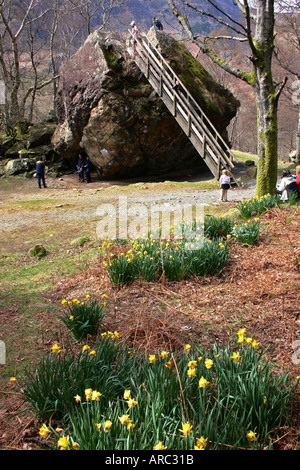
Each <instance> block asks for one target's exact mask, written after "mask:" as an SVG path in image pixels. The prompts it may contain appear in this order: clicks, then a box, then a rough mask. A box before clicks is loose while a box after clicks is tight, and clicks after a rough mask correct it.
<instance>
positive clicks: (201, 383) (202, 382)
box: [199, 377, 209, 388]
mask: <svg viewBox="0 0 300 470" xmlns="http://www.w3.org/2000/svg"><path fill="white" fill-rule="evenodd" d="M207 385H209V381H208V380H206V379H205V378H204V377H201V379H200V380H199V388H205V387H207Z"/></svg>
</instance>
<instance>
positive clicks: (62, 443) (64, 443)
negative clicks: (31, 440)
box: [57, 436, 70, 450]
mask: <svg viewBox="0 0 300 470" xmlns="http://www.w3.org/2000/svg"><path fill="white" fill-rule="evenodd" d="M69 443H70V438H69V436H63V437H61V438H60V439H59V440H58V442H57V447H58V448H59V449H60V450H66V449H67V448H68V447H69Z"/></svg>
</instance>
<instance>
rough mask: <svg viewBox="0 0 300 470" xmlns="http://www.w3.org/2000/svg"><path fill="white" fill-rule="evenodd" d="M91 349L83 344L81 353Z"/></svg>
mask: <svg viewBox="0 0 300 470" xmlns="http://www.w3.org/2000/svg"><path fill="white" fill-rule="evenodd" d="M90 349H91V348H90V347H89V345H88V344H85V345H84V346H83V348H82V352H85V351H89V350H90Z"/></svg>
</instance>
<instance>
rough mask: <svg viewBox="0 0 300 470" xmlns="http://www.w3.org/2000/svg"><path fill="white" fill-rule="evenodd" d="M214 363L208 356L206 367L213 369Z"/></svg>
mask: <svg viewBox="0 0 300 470" xmlns="http://www.w3.org/2000/svg"><path fill="white" fill-rule="evenodd" d="M213 364H214V363H213V361H212V360H211V359H208V358H207V359H205V367H206V369H211V368H212V366H213Z"/></svg>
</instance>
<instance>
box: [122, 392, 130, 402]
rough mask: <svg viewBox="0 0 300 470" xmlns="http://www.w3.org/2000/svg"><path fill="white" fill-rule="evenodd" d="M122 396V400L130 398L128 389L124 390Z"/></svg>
mask: <svg viewBox="0 0 300 470" xmlns="http://www.w3.org/2000/svg"><path fill="white" fill-rule="evenodd" d="M123 398H124V400H129V399H130V398H131V392H130V390H125V392H124V395H123Z"/></svg>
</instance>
